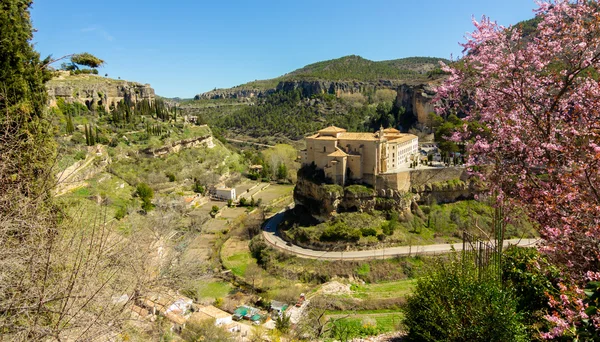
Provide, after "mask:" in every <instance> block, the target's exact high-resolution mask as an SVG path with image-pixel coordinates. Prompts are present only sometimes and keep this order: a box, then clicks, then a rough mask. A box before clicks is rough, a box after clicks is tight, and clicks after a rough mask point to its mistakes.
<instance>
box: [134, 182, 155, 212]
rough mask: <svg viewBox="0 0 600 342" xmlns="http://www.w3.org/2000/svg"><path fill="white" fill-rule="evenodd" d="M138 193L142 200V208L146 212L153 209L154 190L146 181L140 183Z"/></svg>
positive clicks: (137, 188)
mask: <svg viewBox="0 0 600 342" xmlns="http://www.w3.org/2000/svg"><path fill="white" fill-rule="evenodd" d="M136 194H137V195H138V197H139V198H140V199H141V200H142V209H143V210H144V211H146V212H147V211H150V210H152V208H153V205H152V198H153V197H154V190H152V188H151V187H150V186H149V185H148V184H146V183H139V184H138V185H137V187H136Z"/></svg>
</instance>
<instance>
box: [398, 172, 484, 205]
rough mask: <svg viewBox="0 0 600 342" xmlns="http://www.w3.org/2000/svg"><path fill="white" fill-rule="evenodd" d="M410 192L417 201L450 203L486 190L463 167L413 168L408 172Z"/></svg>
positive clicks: (470, 197) (472, 196)
mask: <svg viewBox="0 0 600 342" xmlns="http://www.w3.org/2000/svg"><path fill="white" fill-rule="evenodd" d="M410 182H411V187H410V192H411V193H413V194H415V200H416V201H417V202H418V203H422V204H426V203H427V204H428V203H432V202H436V203H452V202H456V201H460V200H465V199H473V198H474V196H475V195H476V194H479V193H482V192H483V191H485V190H486V188H485V187H484V186H483V184H482V183H480V182H479V181H478V180H477V179H475V178H471V177H469V174H468V173H467V171H466V169H464V168H459V167H455V168H443V169H437V170H436V169H429V170H415V171H411V172H410Z"/></svg>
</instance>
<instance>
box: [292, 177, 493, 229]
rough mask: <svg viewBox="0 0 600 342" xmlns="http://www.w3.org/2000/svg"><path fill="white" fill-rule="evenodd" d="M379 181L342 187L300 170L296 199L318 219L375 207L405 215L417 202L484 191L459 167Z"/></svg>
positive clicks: (460, 197)
mask: <svg viewBox="0 0 600 342" xmlns="http://www.w3.org/2000/svg"><path fill="white" fill-rule="evenodd" d="M377 184H378V185H377V190H374V189H371V188H366V187H356V186H348V187H344V188H342V187H341V186H338V185H327V184H317V183H315V182H313V181H311V180H308V179H305V178H303V177H302V176H301V175H300V174H298V182H297V183H296V187H295V188H294V201H295V203H296V205H298V206H303V207H304V208H306V209H307V210H308V211H309V212H310V214H311V215H312V216H313V217H314V218H316V219H318V220H319V221H326V220H328V219H330V218H331V217H332V216H333V215H335V214H336V213H341V212H355V211H358V212H369V211H373V210H393V211H396V212H398V213H399V214H400V217H401V218H402V217H403V216H404V215H406V214H407V213H409V212H411V211H414V210H415V208H416V203H420V204H429V203H432V202H434V201H435V202H436V203H451V202H456V201H460V200H465V199H473V198H474V196H475V195H476V194H478V193H481V192H483V191H485V188H484V187H483V185H482V184H481V183H480V182H478V181H477V180H476V179H473V178H470V177H469V175H468V173H467V172H466V170H465V169H464V168H458V167H456V168H440V169H427V170H413V171H409V172H403V173H398V174H389V175H382V176H380V177H378V180H377ZM357 189H358V191H357Z"/></svg>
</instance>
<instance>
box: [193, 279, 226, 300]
mask: <svg viewBox="0 0 600 342" xmlns="http://www.w3.org/2000/svg"><path fill="white" fill-rule="evenodd" d="M232 289H233V287H232V286H231V284H229V283H226V282H223V281H214V282H204V281H200V282H199V283H198V285H197V286H196V292H197V295H198V297H200V298H213V299H216V298H223V297H226V296H227V295H228V294H229V293H230V292H231V290H232Z"/></svg>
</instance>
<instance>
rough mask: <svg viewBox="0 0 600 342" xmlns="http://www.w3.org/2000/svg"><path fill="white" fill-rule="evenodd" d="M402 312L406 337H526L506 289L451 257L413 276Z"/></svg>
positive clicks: (450, 338) (507, 338)
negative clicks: (414, 282) (412, 287)
mask: <svg viewBox="0 0 600 342" xmlns="http://www.w3.org/2000/svg"><path fill="white" fill-rule="evenodd" d="M482 272H483V271H482ZM405 315H406V316H405V320H404V323H405V324H406V326H407V328H408V336H407V340H408V341H527V340H528V338H527V334H526V329H525V326H524V325H523V323H522V317H521V315H520V314H519V313H517V300H516V298H515V296H514V294H513V293H512V291H510V290H509V289H507V288H506V289H502V287H501V286H500V284H499V281H498V280H496V279H495V278H494V277H493V276H491V275H487V274H485V272H484V273H479V274H478V273H477V270H476V269H475V267H474V266H473V265H472V264H471V263H470V262H464V261H459V260H457V258H456V256H455V258H454V260H451V261H449V262H448V263H439V264H438V265H437V266H434V268H433V269H432V270H431V271H430V272H429V274H427V275H426V276H424V277H422V278H420V279H419V280H418V282H417V286H416V288H415V291H414V294H413V295H412V296H409V297H408V299H407V304H406V307H405Z"/></svg>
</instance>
